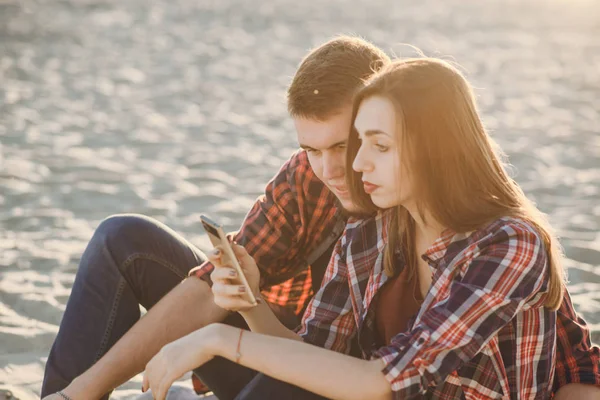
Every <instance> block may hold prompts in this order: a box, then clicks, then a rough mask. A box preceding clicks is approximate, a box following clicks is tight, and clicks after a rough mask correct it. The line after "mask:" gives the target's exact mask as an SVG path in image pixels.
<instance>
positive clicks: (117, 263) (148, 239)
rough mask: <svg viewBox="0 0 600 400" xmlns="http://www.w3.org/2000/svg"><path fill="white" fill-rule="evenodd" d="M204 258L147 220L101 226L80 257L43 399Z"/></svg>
mask: <svg viewBox="0 0 600 400" xmlns="http://www.w3.org/2000/svg"><path fill="white" fill-rule="evenodd" d="M205 258H206V257H205V255H204V254H203V253H202V252H201V251H200V250H199V249H198V248H196V247H195V246H194V245H192V244H191V243H189V242H187V241H186V240H185V239H184V238H183V237H181V236H180V235H178V234H177V233H175V232H174V231H173V230H171V229H170V228H168V227H167V226H166V225H164V224H162V223H160V222H158V221H156V220H154V219H151V218H148V217H145V216H143V215H132V214H126V215H115V216H112V217H109V218H107V219H106V220H104V221H102V223H101V224H100V225H99V226H98V228H97V229H96V231H95V232H94V235H93V237H92V239H91V240H90V242H89V244H88V246H87V248H86V249H85V252H84V253H83V256H82V257H81V261H80V263H79V269H78V270H77V275H76V277H75V283H74V284H73V289H72V291H71V296H70V297H69V301H68V302H67V307H66V310H65V313H64V315H63V318H62V321H61V323H60V329H59V331H58V335H57V337H56V339H55V341H54V344H53V345H52V349H51V351H50V355H49V357H48V362H47V364H46V371H45V374H44V382H43V384H42V397H44V396H46V395H48V394H51V393H54V392H56V391H58V390H61V389H64V388H65V387H66V386H67V385H68V384H69V383H71V381H72V380H73V379H75V378H76V377H77V376H79V375H81V374H82V373H83V372H85V371H86V370H87V369H88V368H90V367H91V366H92V365H93V364H94V363H95V362H96V361H98V360H99V359H100V358H101V357H102V356H103V355H104V354H105V353H106V352H107V351H108V350H109V349H110V348H111V346H113V345H114V344H115V343H116V342H117V341H118V340H119V338H121V337H122V336H123V335H124V334H125V333H126V332H127V331H128V330H129V329H130V328H131V327H132V326H133V325H134V324H135V323H136V322H137V321H138V320H139V318H140V309H139V305H140V304H141V305H142V306H143V307H144V308H146V309H150V308H151V307H152V306H153V305H154V304H156V303H157V302H158V301H159V300H160V299H161V298H162V297H163V296H164V295H165V294H167V293H168V292H169V291H170V290H171V289H173V288H174V287H175V286H176V285H178V284H179V283H180V282H181V281H182V280H183V279H184V278H185V277H186V276H187V273H188V271H189V270H190V269H192V268H193V267H195V266H197V265H200V264H202V262H204V260H205ZM108 396H109V395H108V394H106V395H105V396H104V397H102V399H108Z"/></svg>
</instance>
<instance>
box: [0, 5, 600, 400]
mask: <svg viewBox="0 0 600 400" xmlns="http://www.w3.org/2000/svg"><path fill="white" fill-rule="evenodd" d="M363 3H364V4H363V5H360V4H359V2H353V1H349V0H348V1H344V0H334V1H328V2H321V1H316V0H315V1H306V2H298V1H292V0H271V1H268V2H260V3H258V2H246V1H241V0H229V1H203V0H171V1H166V0H154V1H146V0H129V1H126V2H118V1H115V0H112V1H111V0H62V1H42V0H36V1H32V0H20V1H18V0H0V82H1V83H2V84H1V85H0V143H1V145H0V268H1V269H0V274H1V276H0V387H1V388H8V387H9V388H11V389H12V390H13V391H14V392H15V394H17V395H18V396H19V397H20V398H21V399H34V398H37V397H38V396H39V391H40V385H41V379H42V376H43V367H44V363H45V357H46V356H47V353H48V351H49V348H50V346H51V344H52V341H53V339H54V336H55V334H56V332H57V328H58V324H59V323H60V319H61V315H62V312H63V310H64V307H65V303H66V300H67V298H68V295H69V290H70V287H71V285H72V282H73V278H74V273H75V271H76V268H77V264H78V260H79V257H80V255H81V252H82V251H83V249H84V247H85V244H86V242H87V241H88V240H89V238H90V237H91V234H92V232H93V230H94V228H95V227H96V226H97V224H98V223H99V221H100V220H102V219H103V218H104V217H106V216H108V215H110V214H114V213H119V212H137V213H144V214H147V215H150V216H152V217H155V218H157V219H159V220H161V221H163V222H165V223H167V224H168V225H169V226H171V227H172V228H174V229H175V230H177V231H179V232H181V233H183V234H184V235H185V236H186V237H187V238H188V239H190V240H191V241H192V242H194V243H196V244H198V245H199V246H200V247H202V248H204V249H206V248H207V244H208V242H207V240H206V239H205V237H204V236H203V232H202V229H201V227H200V225H199V223H198V219H197V217H198V215H199V214H200V213H202V212H206V213H209V214H210V215H214V216H217V217H218V218H219V219H220V220H222V221H223V222H224V223H225V224H226V225H227V227H228V228H230V229H234V228H235V227H236V226H238V224H239V223H240V222H241V220H242V218H243V216H244V215H245V213H246V211H247V210H248V208H249V207H250V205H251V204H252V202H253V199H254V198H255V197H256V196H257V195H258V194H259V193H260V192H261V191H262V189H263V187H264V184H265V183H266V182H267V180H268V179H269V178H270V177H271V176H272V175H273V174H274V173H275V171H276V170H277V168H278V167H279V165H280V164H281V163H282V162H283V161H284V160H285V159H286V158H287V157H288V156H289V155H290V154H291V153H292V152H293V151H294V149H295V148H296V142H295V133H294V130H293V126H292V124H291V121H290V119H289V118H288V116H287V113H286V107H285V97H284V94H285V87H286V85H287V83H288V82H289V80H290V77H291V76H292V75H293V73H294V70H295V68H296V66H297V64H298V62H299V61H300V59H301V57H302V56H303V55H304V54H305V53H306V51H307V50H308V49H309V48H310V47H312V46H314V45H316V44H319V43H320V42H322V41H324V40H326V39H328V38H329V37H331V36H332V35H334V34H336V33H358V34H360V35H362V36H364V37H366V38H368V39H370V40H372V41H373V42H375V43H376V44H378V45H380V46H382V47H383V48H384V49H386V50H389V51H394V52H395V53H396V54H397V55H399V56H413V55H414V54H415V53H414V51H412V50H411V49H410V48H409V47H407V46H405V45H403V43H410V44H414V45H416V46H418V47H420V48H421V49H422V50H423V51H425V52H426V53H427V54H428V55H437V56H443V57H451V58H453V59H454V60H456V61H457V62H459V63H460V64H461V65H463V67H464V69H465V70H466V73H467V75H468V77H469V79H471V81H472V82H473V83H474V84H475V86H476V87H477V94H478V96H479V100H480V106H481V110H482V113H483V115H484V119H485V123H486V125H487V126H488V127H489V128H490V130H491V132H492V134H493V136H494V138H495V139H496V140H497V141H498V142H499V143H500V145H501V146H502V147H503V148H504V150H505V151H506V153H507V154H508V155H509V156H510V160H511V162H512V163H513V165H514V175H515V177H516V179H517V181H518V182H519V183H520V184H521V185H522V186H523V188H524V190H525V191H526V193H527V194H528V195H529V196H530V197H532V198H533V199H534V200H535V201H536V202H537V203H538V205H539V207H540V208H541V209H542V210H544V211H545V212H547V213H548V214H549V217H550V220H551V222H552V223H553V224H554V226H555V227H556V229H557V230H558V232H559V234H560V236H561V237H562V243H563V245H564V248H565V252H566V255H567V265H568V267H569V269H570V272H569V274H570V275H569V276H570V281H571V283H570V285H569V289H570V290H571V292H572V293H573V299H574V302H575V305H576V307H577V309H578V311H579V312H581V314H582V315H583V316H585V318H586V319H587V320H588V322H589V323H590V324H591V326H592V327H593V329H594V337H595V340H596V341H598V338H599V332H600V234H599V233H598V232H599V231H600V206H599V205H598V204H599V202H598V199H599V198H600V196H599V192H600V135H599V128H598V126H600V112H599V107H598V104H599V103H598V98H600V75H599V74H598V71H599V70H600V41H598V40H597V38H598V37H600V25H599V24H598V21H599V16H600V8H599V7H598V5H597V4H595V2H592V1H585V0H575V1H570V2H566V1H558V0H549V1H529V2H511V1H508V2H507V1H487V2H485V3H483V2H479V1H475V0H466V1H459V0H448V1H432V0H422V1H419V2H408V1H381V0H372V1H369V2H363ZM367 4H368V5H367ZM140 379H141V378H140V377H139V376H138V377H137V378H135V379H134V380H133V381H132V382H131V383H129V384H126V385H124V386H123V387H121V388H119V389H118V390H117V391H116V392H115V396H114V397H115V398H118V399H134V398H136V397H137V396H138V395H139V390H138V389H139V386H140ZM182 384H183V385H187V386H188V387H189V380H187V379H186V380H184V381H183V382H182Z"/></svg>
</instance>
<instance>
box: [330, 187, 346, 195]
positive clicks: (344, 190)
mask: <svg viewBox="0 0 600 400" xmlns="http://www.w3.org/2000/svg"><path fill="white" fill-rule="evenodd" d="M331 188H332V189H333V190H335V191H336V192H337V193H340V194H346V193H348V188H347V187H346V186H344V185H340V186H335V185H331Z"/></svg>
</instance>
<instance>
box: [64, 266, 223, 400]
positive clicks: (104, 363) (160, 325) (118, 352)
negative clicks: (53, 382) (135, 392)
mask: <svg viewBox="0 0 600 400" xmlns="http://www.w3.org/2000/svg"><path fill="white" fill-rule="evenodd" d="M212 299H213V296H212V292H211V290H210V287H209V286H208V284H207V283H206V282H204V281H202V280H200V279H196V278H188V279H186V280H185V281H183V283H181V284H180V285H179V286H177V287H175V288H174V289H173V290H171V292H169V293H168V294H167V295H166V296H165V297H163V298H162V299H161V300H160V301H159V302H158V303H157V304H156V305H155V306H154V307H152V309H150V310H149V311H148V313H147V314H146V315H145V316H144V317H143V318H141V319H140V320H139V321H138V322H137V323H136V324H135V325H134V326H133V327H132V328H131V329H130V330H129V331H128V332H127V333H126V334H125V335H124V336H123V337H122V338H121V339H120V340H119V341H118V342H117V343H116V344H115V345H114V346H113V347H112V348H111V349H110V350H109V351H108V353H106V354H105V355H104V356H103V357H102V358H101V359H100V360H99V361H98V362H97V363H96V364H94V365H93V366H92V367H91V368H90V369H88V370H87V371H86V372H85V373H83V374H82V375H81V376H79V377H78V378H76V379H75V380H74V381H73V382H72V383H71V384H70V385H69V386H68V387H67V388H66V389H64V390H63V392H64V393H65V394H66V395H67V396H69V397H71V398H72V399H73V400H79V399H98V398H100V397H101V396H102V395H104V394H105V393H107V392H109V391H111V390H112V389H114V388H115V387H117V386H119V385H121V384H123V383H124V382H126V381H127V380H129V379H130V378H131V377H133V376H135V375H136V374H138V373H139V372H141V371H143V370H144V367H145V366H146V364H147V363H148V361H150V359H151V358H152V357H153V356H154V355H155V354H156V353H157V352H158V351H159V350H160V349H161V348H162V347H163V346H164V345H165V344H167V343H170V342H172V341H174V340H176V339H179V338H180V337H182V336H185V335H187V334H189V333H190V332H192V331H194V330H197V329H199V328H201V327H203V326H206V325H208V324H211V323H214V322H219V321H222V320H223V319H224V318H225V316H226V315H227V311H225V310H223V309H221V308H219V307H217V306H216V305H215V304H214V302H213V300H212ZM116 365H118V366H119V367H118V368H115V366H116Z"/></svg>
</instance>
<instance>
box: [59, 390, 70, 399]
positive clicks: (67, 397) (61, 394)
mask: <svg viewBox="0 0 600 400" xmlns="http://www.w3.org/2000/svg"><path fill="white" fill-rule="evenodd" d="M56 394H57V395H59V396H60V397H62V398H63V399H65V400H73V399H72V398H70V397H69V396H67V395H66V394H64V393H63V392H62V390H59V391H58V392H56Z"/></svg>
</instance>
